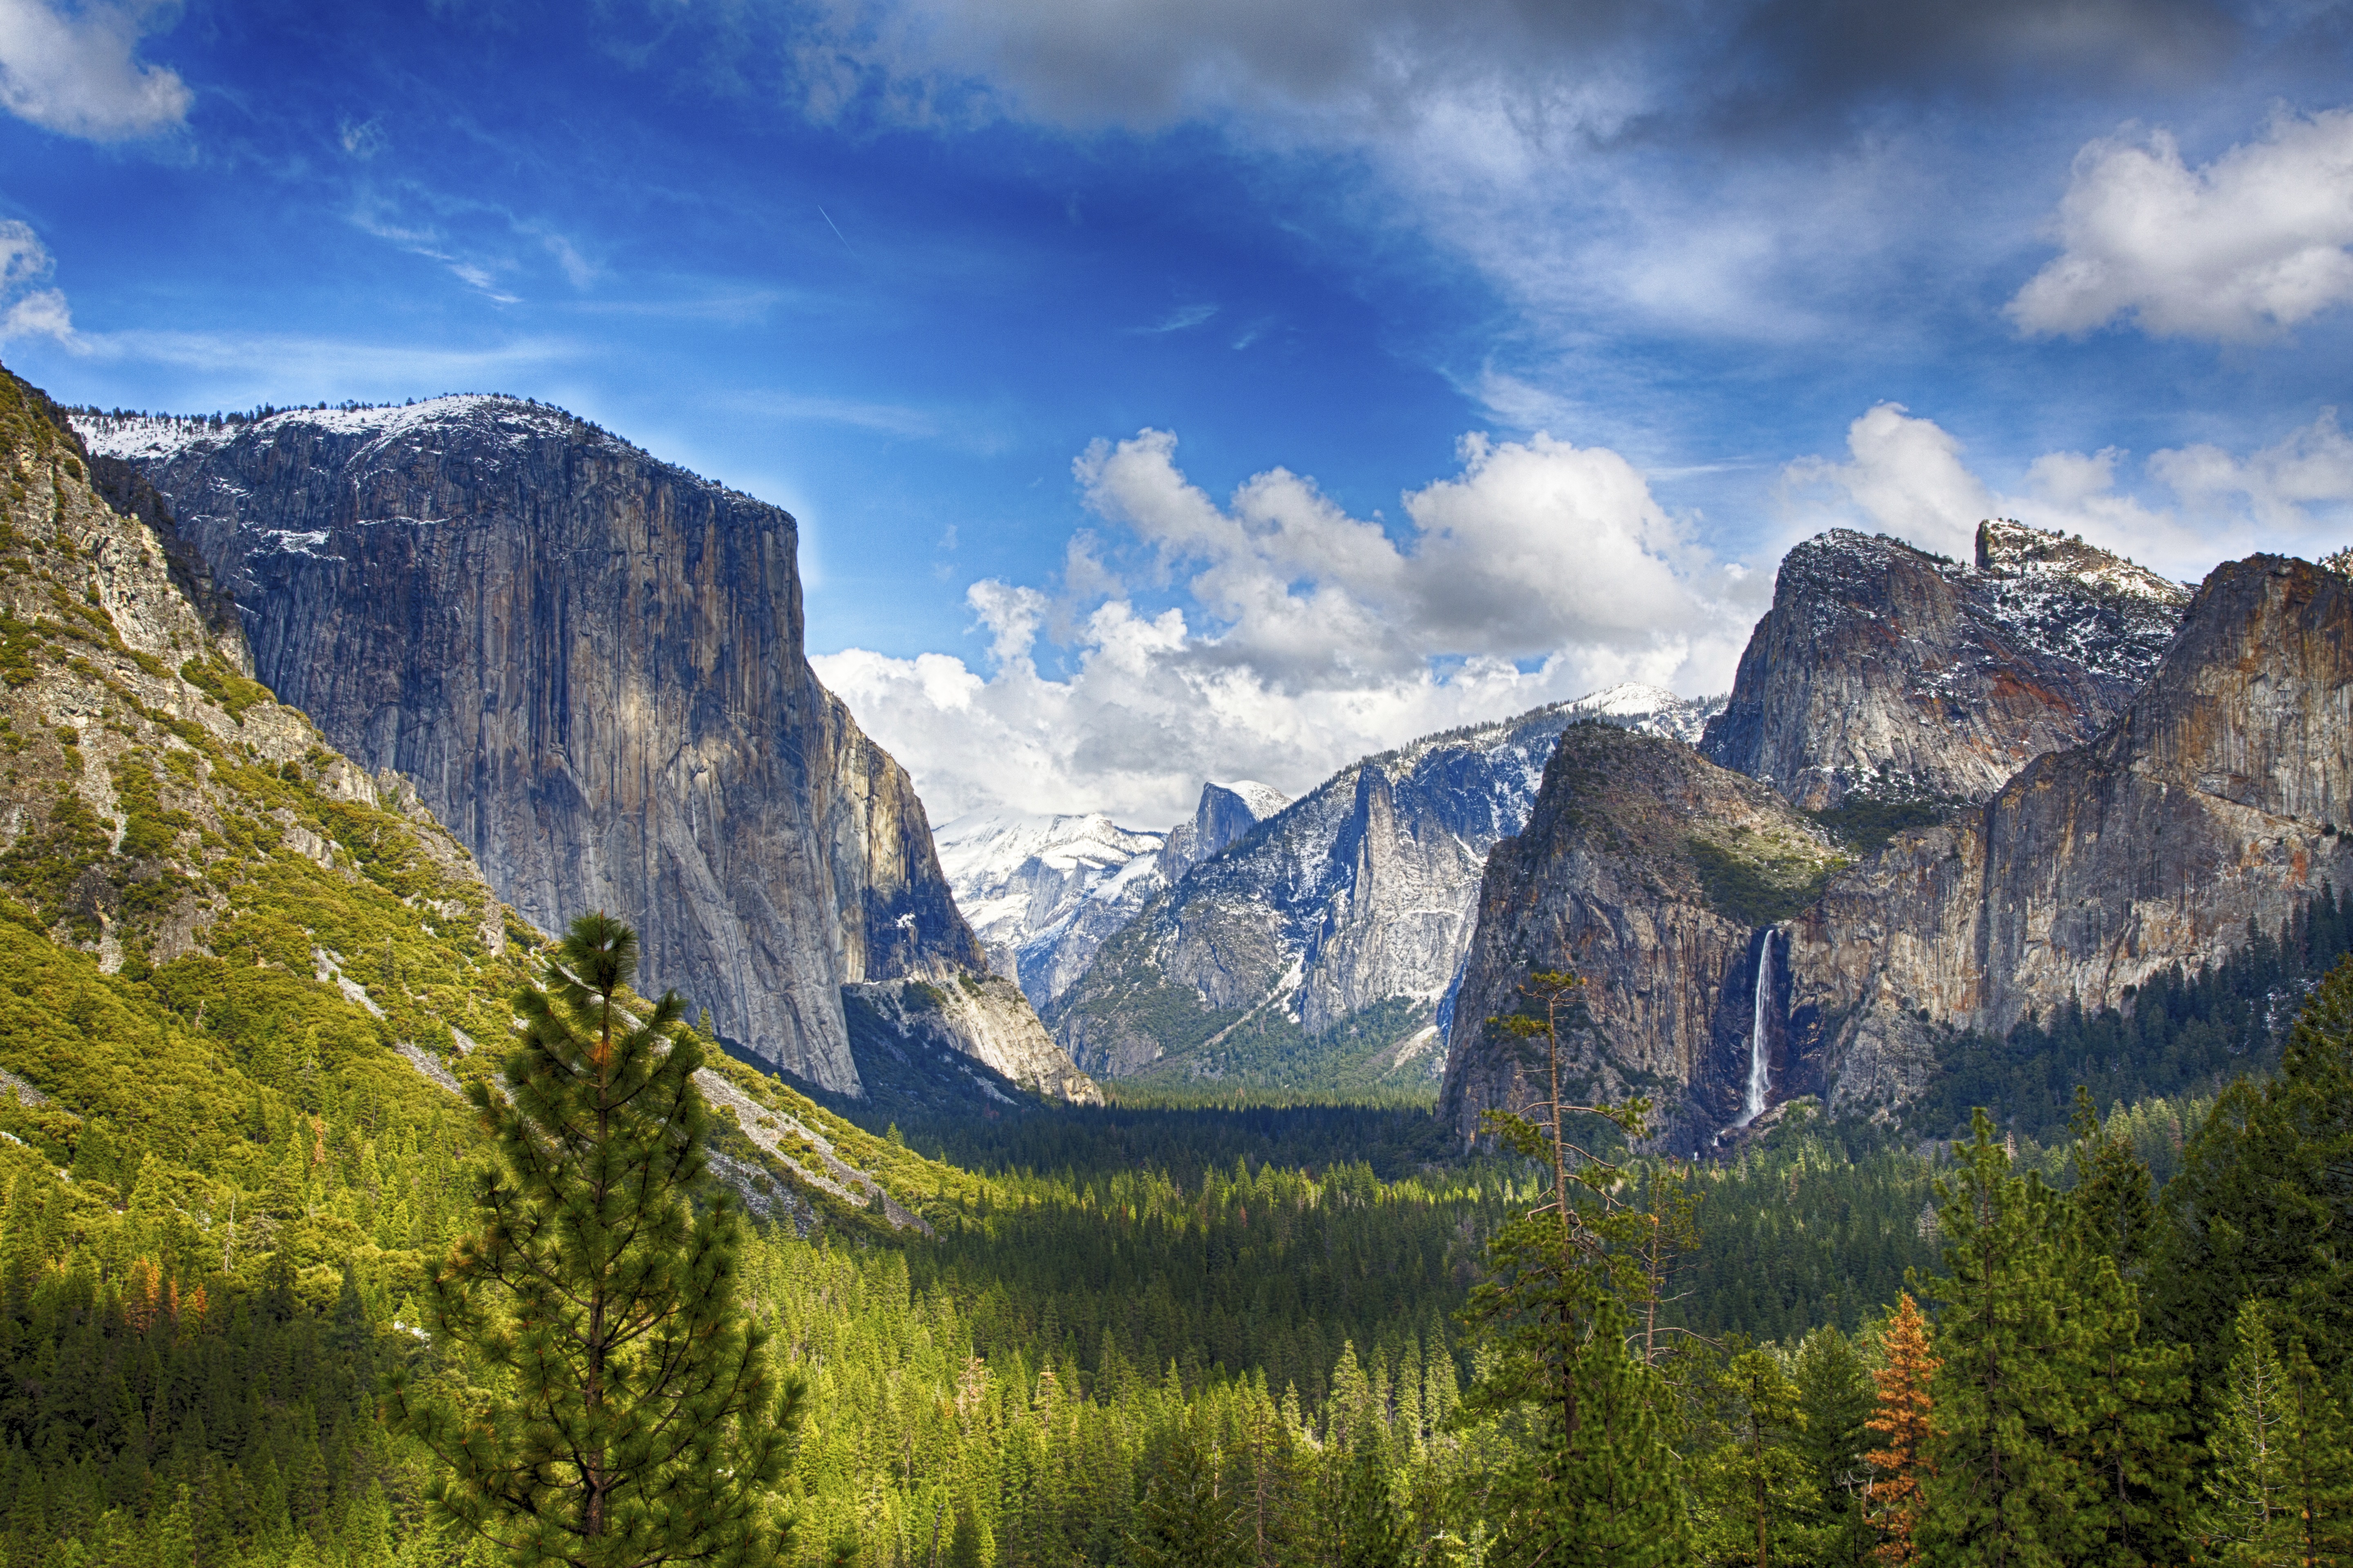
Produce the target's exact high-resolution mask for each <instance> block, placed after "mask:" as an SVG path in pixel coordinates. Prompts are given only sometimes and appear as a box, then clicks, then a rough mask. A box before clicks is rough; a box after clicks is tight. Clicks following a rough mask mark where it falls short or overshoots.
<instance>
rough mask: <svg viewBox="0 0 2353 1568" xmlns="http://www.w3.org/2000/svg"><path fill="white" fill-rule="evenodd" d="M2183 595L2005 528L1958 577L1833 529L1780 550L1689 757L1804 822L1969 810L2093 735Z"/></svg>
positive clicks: (2122, 567) (2132, 688) (2105, 560)
mask: <svg viewBox="0 0 2353 1568" xmlns="http://www.w3.org/2000/svg"><path fill="white" fill-rule="evenodd" d="M2188 599H2189V595H2188V593H2187V591H2186V590H2185V589H2183V588H2181V587H2180V586H2179V585H2178V584H2175V583H2170V582H2168V581H2166V580H2165V579H2164V578H2162V577H2157V576H2156V575H2155V574H2153V573H2150V572H2147V571H2145V570H2143V569H2142V568H2140V567H2137V566H2135V565H2133V563H2131V562H2130V561H2126V560H2124V559H2122V558H2121V557H2119V556H2111V555H2109V554H2107V553H2106V552H2105V551H2101V550H2097V549H2094V548H2093V547H2092V546H2086V545H2084V544H2082V543H2081V542H2080V541H2075V540H2071V539H2068V538H2066V537H2064V536H2063V535H2055V534H2047V533H2043V532H2042V531H2041V530H2039V529H2033V528H2029V527H2026V526H2024V525H2022V524H2015V523H2004V522H1989V523H1986V524H1981V525H1980V526H1979V527H1978V549H1977V561H1976V564H1975V566H1974V567H1963V566H1960V565H1958V564H1957V563H1955V562H1952V561H1947V560H1945V559H1944V558H1942V557H1940V556H1932V555H1929V554H1928V553H1926V551H1923V550H1917V549H1915V548H1913V547H1912V546H1909V545H1905V544H1904V543H1902V542H1900V541H1898V540H1894V539H1890V538H1887V537H1885V536H1880V537H1876V538H1873V537H1869V536H1866V535H1862V534H1856V533H1852V532H1849V531H1847V530H1845V529H1838V530H1834V531H1832V532H1831V533H1828V534H1824V535H1820V536H1819V537H1817V538H1814V539H1810V540H1808V541H1807V542H1806V543H1804V544H1802V545H1800V546H1798V547H1797V548H1796V549H1794V550H1792V551H1790V552H1789V554H1788V557H1787V558H1786V559H1785V560H1783V562H1782V563H1781V571H1780V576H1779V578H1778V582H1777V585H1776V587H1775V590H1774V596H1773V608H1772V609H1771V610H1770V611H1769V612H1768V613H1767V615H1766V617H1765V619H1764V620H1761V621H1759V622H1758V623H1757V630H1756V632H1755V634H1754V635H1753V636H1752V637H1751V638H1750V639H1749V642H1748V648H1747V651H1746V652H1745V653H1743V654H1742V656H1741V660H1740V670H1739V674H1738V676H1737V678H1736V681H1735V683H1734V686H1733V691H1732V695H1731V698H1730V700H1729V701H1728V703H1727V704H1726V705H1725V710H1724V712H1723V713H1722V714H1720V715H1717V716H1716V717H1715V719H1714V720H1712V721H1711V722H1710V723H1709V725H1708V726H1707V732H1706V735H1705V736H1704V738H1703V739H1702V740H1701V742H1700V749H1701V750H1702V751H1703V752H1704V753H1705V754H1706V755H1707V757H1708V758H1710V759H1711V760H1713V761H1715V762H1717V763H1719V764H1721V765H1723V766H1724V767H1726V768H1732V769H1733V770H1734V771H1736V772H1740V773H1746V774H1747V775H1748V776H1749V777H1751V778H1753V779H1763V780H1765V781H1766V782H1767V783H1770V784H1772V785H1773V786H1774V788H1776V789H1779V790H1780V791H1781V792H1782V793H1783V794H1784V795H1786V796H1788V798H1789V799H1790V800H1792V801H1795V802H1796V803H1797V804H1798V805H1799V806H1801V807H1804V808H1805V809H1807V810H1820V809H1822V808H1824V807H1828V806H1835V805H1837V804H1838V803H1839V801H1840V800H1842V799H1843V798H1845V797H1846V796H1847V795H1849V794H1850V793H1856V794H1862V795H1866V796H1879V797H1884V798H1899V799H1902V798H1922V797H1926V798H1928V799H1933V800H1966V801H1978V800H1985V799H1987V798H1988V797H1989V796H1990V795H1992V793H1993V792H1994V791H1995V790H1996V789H2000V787H2001V785H2002V783H2003V782H2004V780H2006V779H2009V778H2010V775H2011V774H2013V773H2015V772H2016V771H2017V770H2018V769H2019V768H2021V767H2023V766H2024V765H2025V764H2027V763H2028V762H2030V761H2031V760H2032V759H2033V758H2037V757H2040V756H2042V755H2043V754H2044V753H2046V752H2052V751H2059V750H2063V749H2065V748H2066V747H2071V746H2080V745H2082V744H2084V742H2086V741H2088V740H2090V739H2091V738H2092V737H2093V736H2095V735H2097V734H2098V733H2100V731H2101V730H2103V729H2105V727H2106V726H2107V725H2108V723H2109V722H2110V721H2111V720H2112V719H2114V718H2115V717H2116V715H2117V713H2119V712H2120V711H2122V709H2123V707H2124V705H2125V704H2126V702H2128V701H2129V700H2130V699H2131V697H2132V694H2134V693H2135V692H2136V691H2137V690H2139V688H2140V686H2141V683H2143V682H2144V681H2146V680H2147V678H2148V676H2149V673H2150V672H2151V671H2152V670H2154V669H2155V667H2156V664H2157V661H2158V658H2159V657H2160V656H2161V655H2162V654H2163V652H2164V651H2165V648H2166V645H2167V644H2168V642H2169V641H2171V639H2172V636H2173V631H2174V628H2175V626H2176V625H2177V624H2179V620H2180V616H2181V611H2182V607H2183V606H2184V605H2185V604H2186V603H2187V602H2188Z"/></svg>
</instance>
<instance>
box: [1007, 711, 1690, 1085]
mask: <svg viewBox="0 0 2353 1568" xmlns="http://www.w3.org/2000/svg"><path fill="white" fill-rule="evenodd" d="M1622 695H1623V694H1622V693H1621V694H1620V696H1622ZM1655 701H1656V703H1657V706H1655V707H1653V708H1650V709H1648V710H1646V711H1641V712H1634V711H1625V712H1616V713H1609V714H1606V715H1603V714H1597V713H1596V712H1594V711H1593V710H1589V709H1588V708H1586V707H1585V706H1583V705H1581V704H1577V703H1562V704H1556V705H1552V706H1550V707H1546V708H1539V709H1537V710H1535V712H1533V713H1529V714H1525V715H1521V716H1520V717H1518V718H1515V719H1511V720H1507V721H1504V722H1502V723H1496V724H1488V725H1478V726H1468V727H1466V728H1462V729H1458V730H1452V731H1449V732H1447V733H1445V734H1441V735H1435V736H1426V737H1424V738H1423V739H1420V740H1418V741H1415V742H1414V743H1412V744H1411V745H1410V746H1408V747H1402V748H1400V749H1398V750H1397V751H1392V752H1388V753H1384V754H1382V755H1381V756H1378V757H1371V758H1366V759H1364V760H1363V761H1361V762H1357V763H1355V764H1353V765H1351V766H1350V767H1348V768H1344V769H1343V770H1341V772H1339V773H1338V774H1336V775H1335V776H1334V777H1333V778H1332V779H1329V780H1327V781H1326V782H1325V783H1324V784H1323V785H1322V786H1320V787H1319V788H1317V789H1314V790H1313V791H1311V792H1310V793H1308V794H1307V795H1305V796H1303V797H1302V798H1301V799H1300V800H1296V801H1294V802H1293V803H1292V804H1291V805H1289V806H1287V807H1285V808H1284V809H1282V810H1280V811H1278V812H1277V813H1276V814H1275V815H1273V816H1272V817H1271V818H1269V819H1268V820H1267V821H1264V822H1261V823H1259V824H1257V825H1255V826H1253V827H1251V828H1250V830H1249V831H1248V832H1245V833H1244V834H1243V835H1242V836H1241V837H1240V839H1238V840H1236V841H1234V842H1231V843H1230V844H1229V845H1227V846H1226V847H1225V848H1224V849H1223V850H1221V851H1220V852H1219V853H1216V854H1213V855H1211V856H1209V857H1208V858H1207V859H1205V860H1203V861H1201V862H1199V863H1197V864H1195V865H1193V866H1191V867H1190V868H1189V869H1188V870H1187V873H1186V874H1185V875H1184V877H1183V878H1182V879H1181V880H1180V881H1178V882H1177V883H1176V884H1175V885H1172V886H1170V887H1168V888H1166V889H1165V890H1163V891H1162V892H1160V893H1159V894H1158V895H1155V897H1154V898H1153V899H1152V901H1151V902H1150V903H1149V904H1148V905H1146V906H1145V908H1144V909H1143V910H1142V911H1141V912H1139V913H1138V914H1137V915H1136V916H1134V919H1132V920H1131V921H1130V922H1128V924H1127V925H1126V926H1124V927H1123V928H1122V929H1121V930H1120V931H1119V932H1118V933H1117V934H1116V935H1115V936H1113V938H1110V939H1109V940H1108V941H1106V942H1105V943H1104V944H1103V948H1102V949H1101V950H1100V951H1099V952H1098V953H1097V954H1096V956H1095V959H1094V962H1093V963H1092V965H1091V966H1090V967H1089V969H1087V971H1086V973H1085V974H1084V975H1083V976H1082V977H1081V978H1080V980H1078V981H1077V982H1076V983H1075V984H1074V985H1072V986H1071V989H1070V990H1069V991H1066V992H1064V993H1063V994H1062V995H1061V996H1060V998H1059V999H1057V1001H1055V1003H1054V1005H1053V1006H1052V1008H1050V1010H1049V1020H1050V1022H1052V1023H1053V1025H1054V1027H1055V1032H1056V1035H1057V1037H1058V1038H1059V1039H1060V1041H1061V1042H1062V1044H1063V1045H1064V1047H1065V1048H1066V1049H1067V1050H1069V1052H1070V1053H1071V1057H1072V1058H1073V1059H1074V1060H1076V1061H1078V1062H1079V1063H1080V1064H1081V1065H1083V1066H1085V1067H1086V1068H1087V1069H1088V1070H1089V1071H1091V1072H1094V1073H1097V1074H1101V1075H1111V1076H1129V1075H1137V1074H1143V1073H1146V1072H1151V1073H1154V1074H1155V1075H1161V1076H1166V1075H1176V1076H1177V1077H1180V1078H1183V1079H1187V1080H1211V1081H1216V1080H1220V1079H1229V1078H1240V1079H1243V1080H1245V1081H1247V1080H1248V1079H1249V1078H1250V1075H1252V1074H1254V1073H1261V1072H1262V1071H1263V1069H1264V1065H1265V1064H1266V1063H1267V1062H1269V1061H1270V1060H1271V1059H1273V1058H1281V1059H1282V1060H1283V1061H1285V1062H1286V1063H1289V1064H1293V1065H1296V1064H1297V1063H1299V1062H1303V1061H1305V1062H1315V1063H1324V1064H1325V1065H1320V1066H1317V1067H1316V1068H1315V1069H1314V1072H1310V1073H1307V1074H1305V1075H1299V1076H1294V1077H1293V1078H1291V1079H1289V1080H1288V1081H1289V1082H1291V1083H1293V1084H1297V1085H1299V1086H1310V1085H1317V1086H1320V1085H1323V1084H1324V1083H1326V1082H1327V1081H1328V1080H1329V1077H1330V1074H1331V1073H1335V1072H1336V1073H1341V1074H1343V1075H1345V1074H1351V1073H1355V1074H1367V1075H1370V1077H1372V1078H1375V1079H1378V1080H1381V1081H1384V1082H1387V1083H1389V1084H1391V1085H1397V1084H1408V1085H1410V1084H1416V1083H1419V1084H1427V1083H1429V1082H1430V1080H1431V1079H1433V1078H1434V1077H1435V1076H1436V1069H1437V1067H1438V1066H1439V1064H1440V1051H1439V1047H1440V1044H1441V1043H1440V1016H1439V1015H1440V1011H1441V1007H1442V1004H1443V1001H1444V1000H1445V997H1446V995H1447V993H1448V991H1449V990H1450V988H1451V986H1452V984H1453V981H1454V979H1455V976H1456V974H1457V973H1458V971H1459V970H1460V968H1461V961H1462V956H1463V953H1464V950H1465V948H1466V947H1467V946H1468V944H1469V941H1470V938H1471V932H1472V921H1473V917H1474V915H1475V905H1476V900H1477V897H1478V889H1479V877H1480V874H1481V870H1482V866H1483V865H1484V863H1485V860H1486V854H1487V850H1488V847H1489V846H1490V845H1492V844H1493V843H1494V842H1495V841H1496V840H1498V839H1501V838H1504V837H1508V836H1509V835H1511V834H1513V833H1515V832H1518V831H1519V830H1520V827H1521V825H1522V824H1523V823H1525V821H1526V820H1527V813H1528V809H1529V806H1530V805H1531V804H1532V803H1533V802H1534V800H1535V794H1536V786H1537V783H1538V780H1539V779H1540V778H1541V777H1542V774H1543V770H1544V766H1545V759H1546V758H1547V757H1548V756H1550V755H1551V752H1552V748H1553V746H1554V743H1555V742H1556V740H1557V739H1558V737H1559V736H1560V734H1561V732H1562V730H1564V729H1565V728H1567V726H1569V725H1570V724H1572V723H1575V722H1576V721H1577V720H1578V719H1579V718H1598V719H1599V720H1601V721H1602V722H1605V723H1607V724H1609V725H1611V726H1621V727H1628V728H1632V727H1636V726H1672V725H1684V726H1689V725H1691V724H1693V723H1694V719H1695V715H1702V714H1704V711H1705V707H1704V705H1698V704H1694V703H1691V702H1689V701H1687V700H1685V699H1683V698H1679V697H1675V696H1674V695H1673V694H1669V693H1659V694H1656V697H1655ZM1620 706H1621V707H1640V706H1641V705H1640V704H1634V705H1627V704H1624V703H1620ZM1224 809H1225V808H1224V807H1223V806H1222V804H1221V803H1220V802H1218V801H1215V800H1212V799H1211V798H1210V797H1209V796H1208V794H1207V793H1206V792H1205V796H1204V808H1203V812H1202V813H1199V814H1197V817H1196V823H1197V824H1200V825H1202V827H1203V831H1207V826H1208V823H1207V819H1208V817H1209V815H1210V814H1211V813H1212V811H1213V810H1224ZM1173 836H1174V835H1172V837H1173ZM1164 853H1165V852H1164ZM1244 1041H1249V1042H1252V1043H1253V1044H1251V1045H1250V1052H1253V1053H1256V1054H1255V1055H1252V1054H1250V1053H1246V1052H1244V1051H1242V1050H1241V1044H1242V1043H1243V1042H1244ZM1317 1074H1323V1076H1317Z"/></svg>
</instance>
